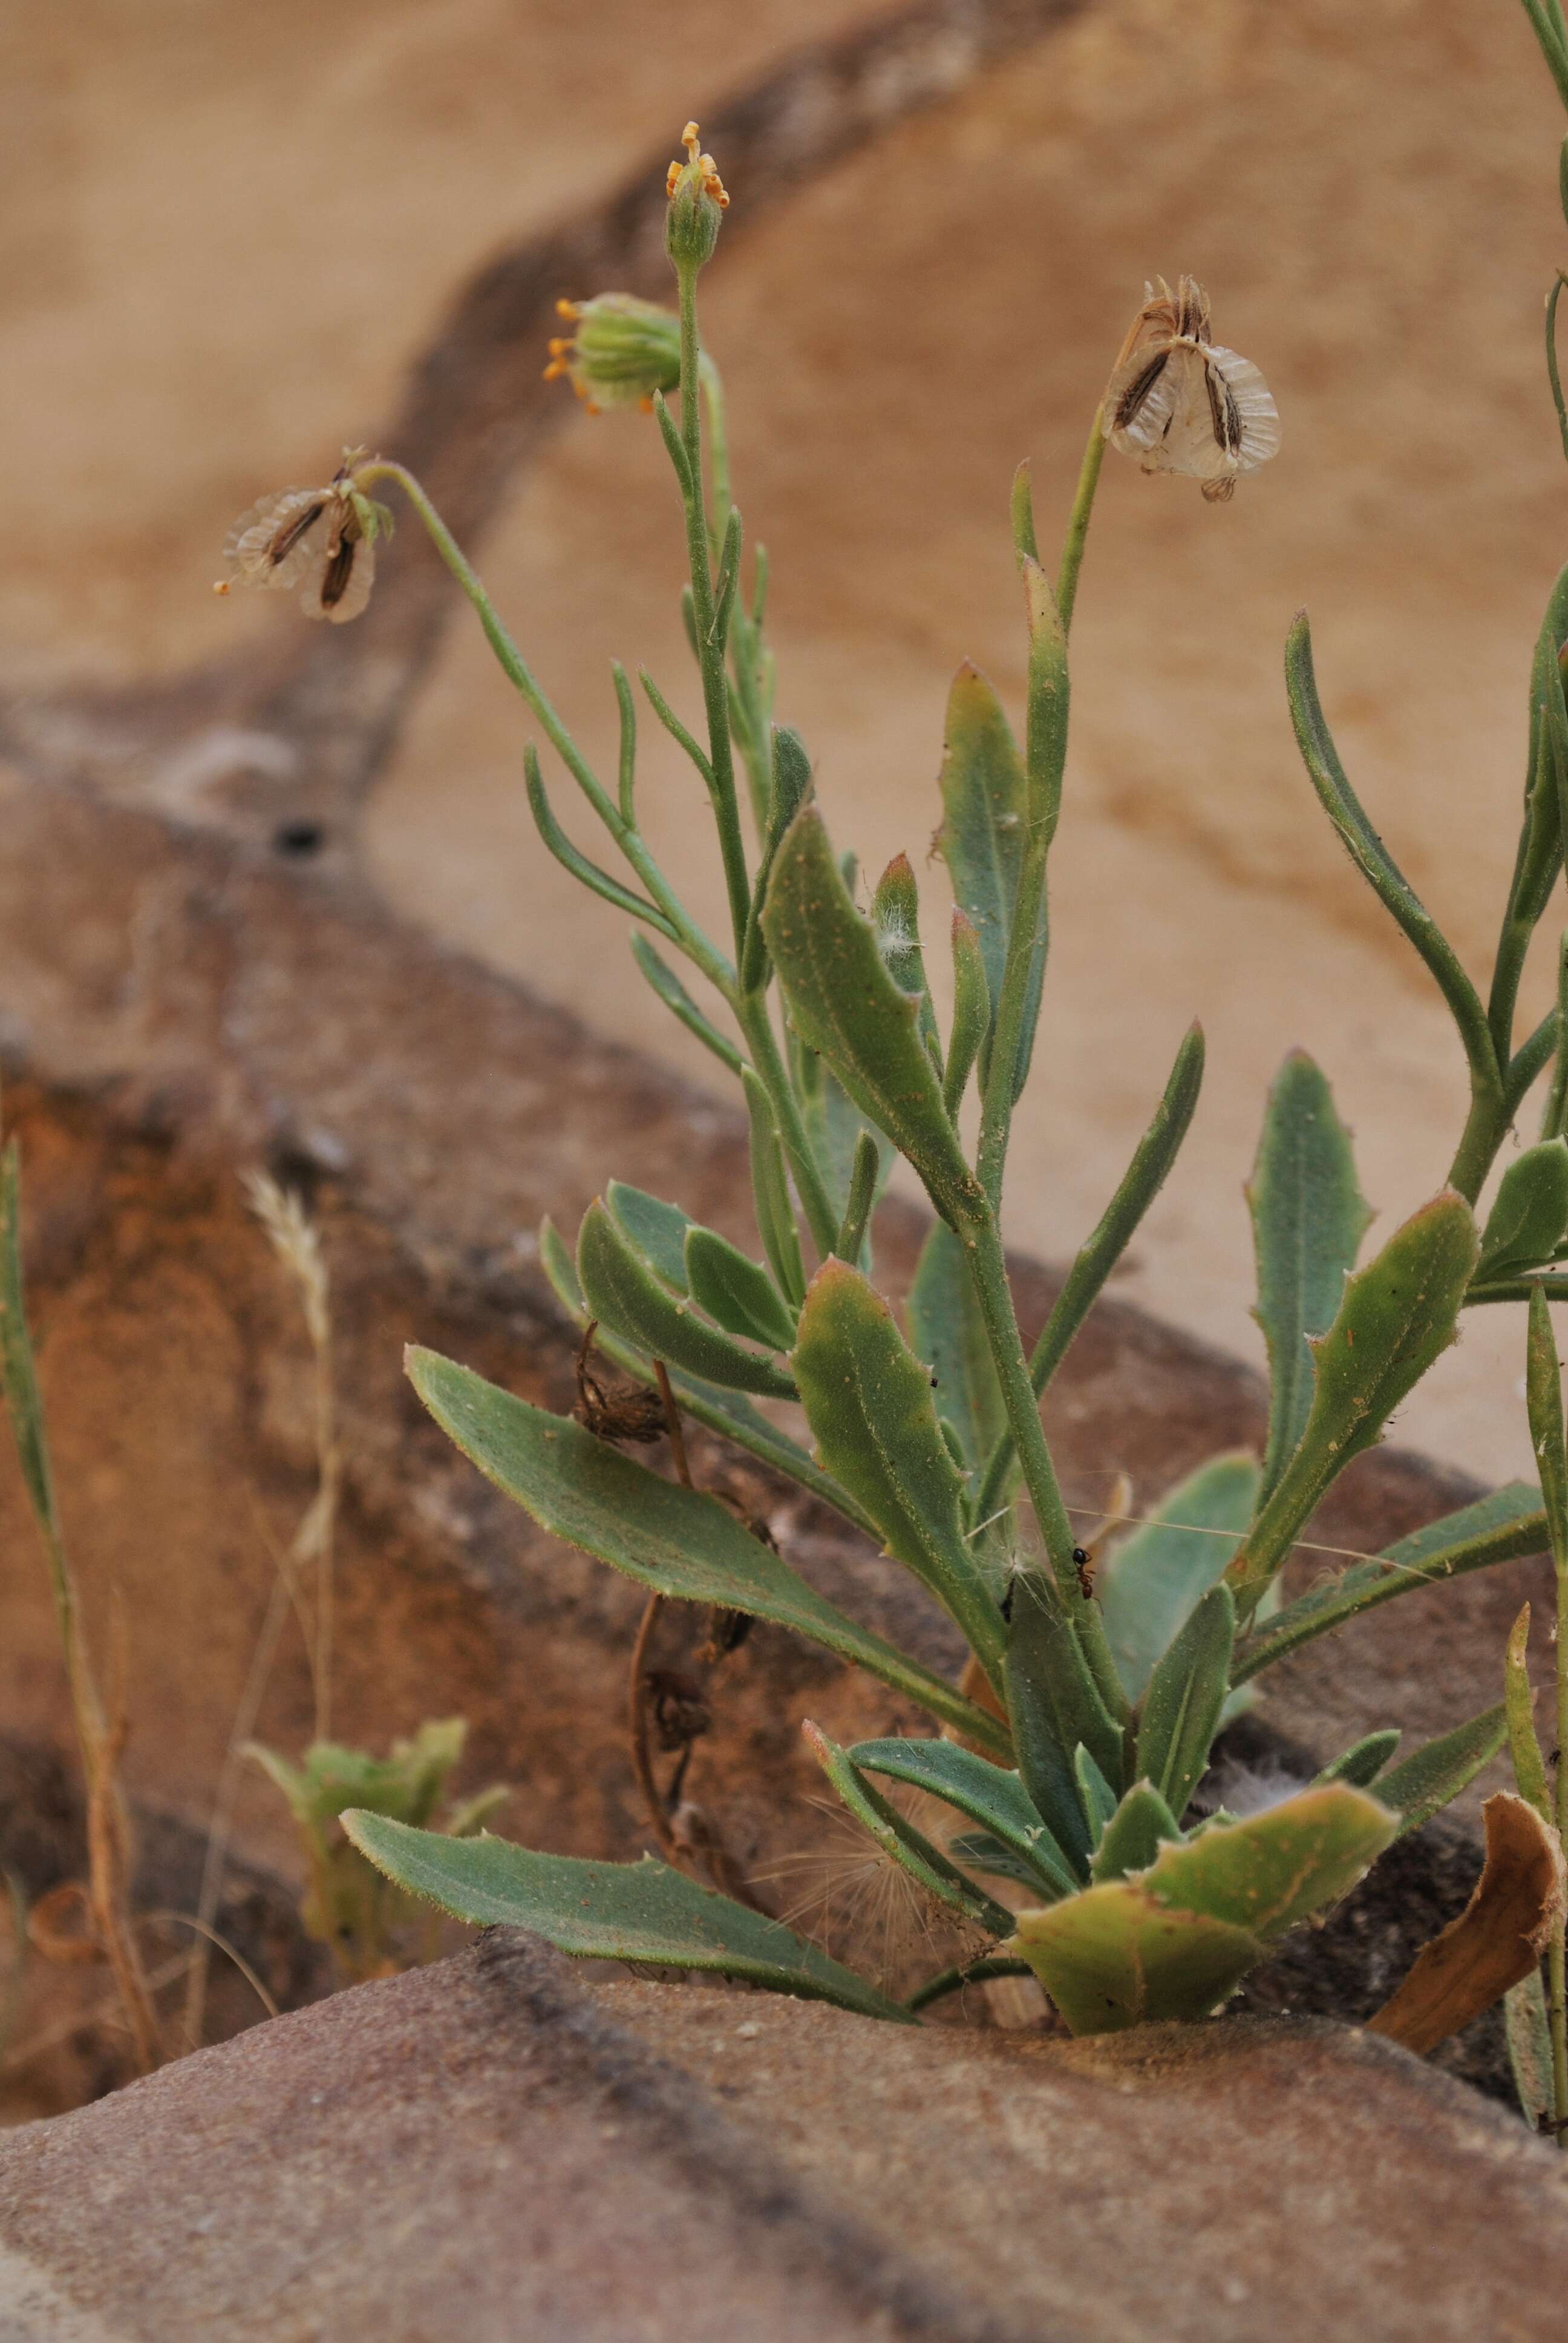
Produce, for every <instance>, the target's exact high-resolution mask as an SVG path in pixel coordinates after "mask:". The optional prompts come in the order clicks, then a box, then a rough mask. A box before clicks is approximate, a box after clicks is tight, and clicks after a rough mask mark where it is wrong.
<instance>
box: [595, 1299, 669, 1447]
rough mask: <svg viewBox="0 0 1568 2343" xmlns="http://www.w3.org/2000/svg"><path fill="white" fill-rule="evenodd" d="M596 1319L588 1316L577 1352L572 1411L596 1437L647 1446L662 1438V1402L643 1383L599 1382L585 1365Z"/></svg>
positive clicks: (665, 1425)
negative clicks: (576, 1392) (575, 1382)
mask: <svg viewBox="0 0 1568 2343" xmlns="http://www.w3.org/2000/svg"><path fill="white" fill-rule="evenodd" d="M596 1332H598V1320H597V1319H595V1318H590V1319H589V1320H588V1329H587V1332H585V1333H584V1335H583V1339H582V1347H581V1349H580V1350H579V1351H578V1365H577V1384H578V1396H577V1405H576V1406H575V1407H574V1408H573V1410H572V1413H573V1415H574V1416H575V1417H576V1418H577V1421H578V1423H580V1424H581V1425H582V1427H583V1430H584V1431H585V1432H591V1433H593V1436H594V1438H595V1439H596V1440H631V1441H635V1442H637V1443H639V1444H641V1445H644V1446H646V1445H648V1444H649V1443H652V1442H653V1441H655V1440H662V1439H663V1437H664V1435H665V1433H667V1432H668V1429H669V1425H668V1421H667V1419H666V1416H665V1413H664V1402H663V1400H662V1399H661V1398H660V1397H659V1395H658V1392H656V1391H649V1390H648V1386H647V1384H646V1383H623V1384H620V1385H618V1386H616V1387H611V1386H610V1385H608V1384H607V1383H600V1381H599V1379H598V1376H597V1375H596V1374H595V1373H593V1371H592V1369H591V1368H590V1366H589V1365H588V1361H589V1359H590V1358H591V1357H592V1355H593V1338H594V1335H595V1333H596Z"/></svg>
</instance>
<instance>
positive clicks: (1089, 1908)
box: [1006, 1782, 1395, 2034]
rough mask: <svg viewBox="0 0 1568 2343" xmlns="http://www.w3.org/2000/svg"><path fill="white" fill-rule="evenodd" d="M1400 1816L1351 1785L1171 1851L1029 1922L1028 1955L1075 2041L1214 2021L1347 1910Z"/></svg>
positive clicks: (1024, 1934) (1022, 1943) (1024, 1940)
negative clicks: (1295, 1945) (1291, 1933)
mask: <svg viewBox="0 0 1568 2343" xmlns="http://www.w3.org/2000/svg"><path fill="white" fill-rule="evenodd" d="M1394 1829H1395V1820H1394V1816H1393V1815H1392V1814H1390V1813H1388V1812H1387V1811H1386V1810H1385V1809H1384V1808H1383V1807H1382V1805H1380V1804H1378V1803H1377V1802H1376V1801H1375V1800H1374V1799H1372V1798H1370V1797H1369V1796H1368V1795H1367V1794H1366V1793H1365V1791H1364V1790H1355V1789H1352V1788H1350V1787H1349V1786H1347V1785H1345V1784H1343V1783H1338V1782H1336V1783H1333V1784H1331V1785H1329V1786H1328V1787H1327V1788H1324V1789H1312V1790H1303V1791H1302V1792H1301V1793H1300V1794H1299V1795H1297V1796H1295V1797H1293V1798H1287V1799H1285V1800H1284V1801H1283V1802H1282V1804H1281V1805H1277V1806H1271V1807H1270V1808H1269V1809H1268V1810H1267V1812H1266V1813H1263V1814H1261V1815H1249V1816H1248V1817H1247V1818H1246V1819H1245V1820H1244V1821H1241V1822H1231V1823H1215V1824H1212V1825H1210V1827H1209V1828H1208V1829H1207V1830H1205V1831H1203V1832H1202V1833H1201V1835H1198V1836H1196V1837H1193V1838H1191V1839H1187V1840H1184V1841H1182V1842H1181V1844H1179V1845H1166V1846H1163V1847H1161V1850H1160V1852H1159V1854H1158V1855H1157V1856H1156V1858H1155V1860H1154V1862H1153V1864H1152V1865H1151V1866H1150V1867H1149V1868H1148V1869H1147V1870H1144V1871H1141V1872H1138V1873H1136V1874H1135V1875H1131V1876H1129V1877H1124V1878H1121V1879H1117V1880H1112V1881H1106V1882H1105V1883H1104V1884H1102V1885H1095V1886H1092V1887H1090V1888H1087V1889H1086V1890H1085V1891H1084V1893H1083V1894H1082V1895H1081V1896H1070V1897H1069V1898H1068V1899H1067V1900H1066V1901H1065V1902H1063V1903H1060V1904H1053V1905H1050V1906H1048V1907H1046V1908H1045V1909H1044V1910H1041V1911H1038V1912H1020V1914H1019V1916H1018V1935H1017V1937H1016V1939H1015V1941H1014V1942H1013V1943H1012V1944H1010V1945H1009V1946H1007V1947H1006V1949H1007V1950H1008V1951H1009V1952H1014V1951H1016V1952H1019V1953H1021V1955H1022V1956H1023V1957H1024V1958H1025V1959H1026V1960H1027V1961H1028V1962H1029V1964H1030V1967H1031V1968H1032V1969H1033V1970H1034V1973H1035V1975H1036V1976H1038V1977H1039V1979H1040V1983H1041V1985H1042V1986H1044V1987H1045V1990H1046V1992H1047V1993H1048V1994H1049V1995H1050V1998H1051V2000H1052V2001H1053V2002H1054V2003H1055V2004H1056V2006H1057V2008H1058V2009H1059V2010H1060V2012H1061V2015H1062V2016H1063V2017H1064V2018H1065V2019H1066V2020H1067V2023H1068V2025H1069V2026H1070V2027H1071V2028H1072V2031H1073V2032H1074V2033H1075V2034H1110V2033H1118V2032H1120V2031H1121V2030H1122V2029H1123V2028H1124V2027H1126V2026H1137V2025H1141V2024H1146V2023H1149V2022H1151V2021H1152V2020H1155V2019H1160V2018H1197V2017H1204V2016H1207V2015H1208V2014H1209V2012H1210V2011H1211V2010H1212V2009H1214V2008H1216V2007H1217V2006H1219V2004H1220V2003H1221V2001H1223V2000H1224V1999H1225V1997H1226V1996H1227V1995H1228V1994H1229V1993H1230V1992H1231V1990H1232V1989H1233V1988H1234V1987H1235V1986H1237V1985H1238V1984H1240V1982H1241V1978H1242V1977H1243V1976H1245V1975H1246V1973H1247V1971H1248V1970H1249V1969H1250V1968H1251V1967H1252V1966H1254V1965H1255V1964H1256V1963H1257V1962H1259V1961H1261V1959H1263V1958H1264V1956H1266V1955H1267V1953H1268V1952H1269V1951H1270V1949H1271V1946H1274V1945H1275V1944H1277V1943H1278V1942H1279V1940H1280V1938H1281V1937H1282V1936H1284V1935H1285V1933H1286V1931H1287V1930H1288V1929H1290V1928H1292V1927H1293V1926H1295V1924H1296V1923H1297V1921H1299V1920H1302V1919H1305V1918H1306V1917H1307V1916H1309V1915H1310V1914H1312V1913H1313V1912H1316V1911H1321V1910H1322V1908H1323V1907H1324V1906H1326V1905H1329V1904H1332V1903H1333V1902H1335V1901H1336V1900H1337V1899H1338V1898H1339V1897H1340V1896H1343V1895H1344V1894H1345V1893H1346V1891H1347V1890H1348V1889H1349V1888H1351V1887H1352V1886H1353V1885H1355V1883H1356V1881H1357V1880H1358V1879H1359V1878H1360V1877H1361V1876H1362V1873H1363V1872H1365V1871H1366V1869H1367V1868H1368V1866H1369V1865H1371V1864H1372V1862H1373V1861H1375V1859H1376V1857H1377V1856H1378V1855H1381V1854H1382V1850H1383V1848H1384V1847H1385V1846H1386V1845H1388V1844H1389V1841H1390V1840H1391V1839H1392V1836H1393V1835H1394Z"/></svg>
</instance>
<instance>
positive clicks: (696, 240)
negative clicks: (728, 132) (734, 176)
mask: <svg viewBox="0 0 1568 2343" xmlns="http://www.w3.org/2000/svg"><path fill="white" fill-rule="evenodd" d="M680 143H681V145H682V146H684V147H685V149H686V160H685V162H684V163H681V162H675V163H672V164H671V165H670V166H669V172H668V176H667V178H666V180H665V183H664V186H665V193H666V194H667V195H668V197H669V214H668V218H667V219H666V221H665V229H664V240H665V247H666V249H667V250H668V254H669V256H670V258H671V260H673V261H674V263H675V265H676V267H677V268H678V269H679V268H701V267H703V266H705V265H706V263H707V262H709V260H711V259H712V257H713V247H714V246H715V245H716V244H717V243H718V241H719V223H720V222H721V220H722V219H723V217H724V215H725V213H726V212H727V211H728V210H729V196H727V195H726V193H725V191H724V182H723V180H722V179H721V178H720V177H719V166H718V165H717V164H716V163H715V161H714V159H713V157H712V156H711V155H705V154H704V153H703V152H702V142H701V139H700V138H699V136H698V130H697V125H696V123H695V122H689V123H688V124H687V126H686V127H685V129H684V130H683V131H682V132H681V134H680Z"/></svg>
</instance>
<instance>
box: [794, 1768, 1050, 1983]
mask: <svg viewBox="0 0 1568 2343" xmlns="http://www.w3.org/2000/svg"><path fill="white" fill-rule="evenodd" d="M805 1734H806V1738H807V1741H808V1742H809V1745H810V1747H811V1751H812V1754H813V1755H814V1756H815V1757H816V1760H817V1763H818V1764H819V1765H820V1766H821V1768H822V1771H823V1773H824V1774H826V1775H827V1776H828V1779H829V1782H831V1784H832V1785H833V1787H834V1789H835V1790H837V1792H838V1793H839V1797H840V1798H841V1799H842V1800H843V1802H844V1805H845V1807H846V1808H847V1810H848V1811H849V1814H850V1815H853V1817H854V1819H855V1820H856V1822H858V1823H859V1825H860V1827H861V1829H862V1830H864V1831H869V1834H870V1835H871V1836H872V1838H874V1839H875V1840H876V1842H877V1845H879V1847H880V1848H881V1849H882V1852H883V1853H884V1855H890V1856H891V1857H892V1860H893V1861H894V1862H895V1863H896V1864H898V1865H899V1866H900V1869H901V1870H904V1871H907V1872H908V1873H909V1875H910V1878H911V1879H914V1880H918V1881H919V1883H920V1885H921V1886H922V1887H923V1888H924V1889H925V1890H926V1893H927V1894H928V1895H929V1896H935V1897H936V1899H937V1901H938V1902H939V1903H940V1904H945V1905H947V1906H948V1907H949V1909H950V1911H954V1912H957V1913H959V1914H960V1915H961V1916H962V1917H963V1918H964V1919H966V1920H970V1921H972V1922H973V1923H974V1925H975V1926H977V1927H980V1928H983V1929H984V1930H985V1932H986V1934H987V1935H988V1936H1009V1935H1010V1934H1011V1930H1012V1914H1011V1913H1010V1911H1009V1909H1008V1907H1007V1906H1006V1905H1005V1904H999V1903H997V1901H996V1900H995V1898H994V1897H993V1896H988V1895H987V1894H986V1893H985V1890H984V1889H983V1888H981V1887H977V1886H976V1885H975V1883H974V1881H973V1880H972V1879H967V1878H966V1877H965V1876H964V1874H963V1873H962V1872H961V1871H960V1870H959V1868H958V1866H957V1865H956V1864H952V1863H950V1862H949V1861H948V1858H947V1856H946V1855H944V1854H943V1853H942V1852H941V1849H940V1847H937V1846H933V1845H932V1844H931V1842H930V1839H929V1838H927V1836H926V1835H925V1834H924V1832H923V1831H919V1830H917V1829H916V1828H915V1826H914V1825H913V1823H911V1822H910V1819H909V1817H908V1816H907V1815H901V1814H900V1812H899V1809H898V1808H897V1806H895V1805H893V1804H892V1803H891V1801H890V1800H889V1799H887V1798H885V1797H884V1796H883V1795H882V1794H881V1792H880V1791H879V1789H877V1788H875V1787H874V1785H872V1784H871V1783H869V1782H868V1781H867V1779H866V1777H865V1775H863V1774H862V1773H861V1771H860V1769H859V1766H858V1765H856V1764H855V1762H854V1760H853V1759H852V1758H851V1757H849V1755H847V1753H846V1752H845V1751H844V1750H842V1749H840V1748H839V1745H838V1744H837V1742H834V1741H829V1738H828V1735H826V1734H825V1733H823V1732H821V1731H820V1730H819V1728H818V1727H817V1726H816V1725H807V1726H806V1727H805Z"/></svg>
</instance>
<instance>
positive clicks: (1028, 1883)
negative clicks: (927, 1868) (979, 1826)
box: [948, 1830, 1079, 1902]
mask: <svg viewBox="0 0 1568 2343" xmlns="http://www.w3.org/2000/svg"><path fill="white" fill-rule="evenodd" d="M948 1853H949V1854H950V1855H953V1856H954V1857H955V1858H956V1859H957V1860H958V1861H959V1862H960V1863H962V1864H967V1865H968V1866H969V1868H970V1871H979V1872H981V1873H983V1874H984V1875H985V1876H986V1878H988V1879H1011V1880H1013V1881H1015V1882H1016V1883H1017V1885H1019V1886H1020V1887H1027V1888H1028V1889H1029V1891H1030V1895H1031V1896H1040V1895H1041V1894H1043V1895H1044V1896H1045V1897H1046V1900H1047V1901H1048V1902H1050V1901H1051V1900H1053V1899H1054V1898H1055V1897H1056V1896H1074V1895H1076V1894H1077V1892H1078V1886H1079V1883H1078V1881H1077V1880H1076V1879H1073V1878H1071V1877H1070V1878H1069V1879H1068V1882H1067V1885H1065V1886H1064V1887H1058V1886H1057V1885H1055V1883H1054V1882H1053V1883H1052V1884H1051V1885H1050V1887H1048V1888H1044V1889H1042V1887H1041V1885H1040V1875H1039V1874H1038V1872H1034V1871H1031V1870H1030V1867H1029V1865H1028V1864H1027V1863H1025V1861H1024V1859H1023V1857H1022V1855H1020V1854H1018V1853H1017V1852H1016V1850H1015V1849H1014V1848H1012V1847H1010V1846H1009V1845H1008V1844H1007V1842H1006V1841H1005V1840H1004V1839H1000V1838H998V1837H997V1836H996V1835H995V1833H994V1832H992V1831H982V1830H971V1831H960V1833H959V1834H958V1836H957V1837H956V1838H950V1839H949V1841H948Z"/></svg>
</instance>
